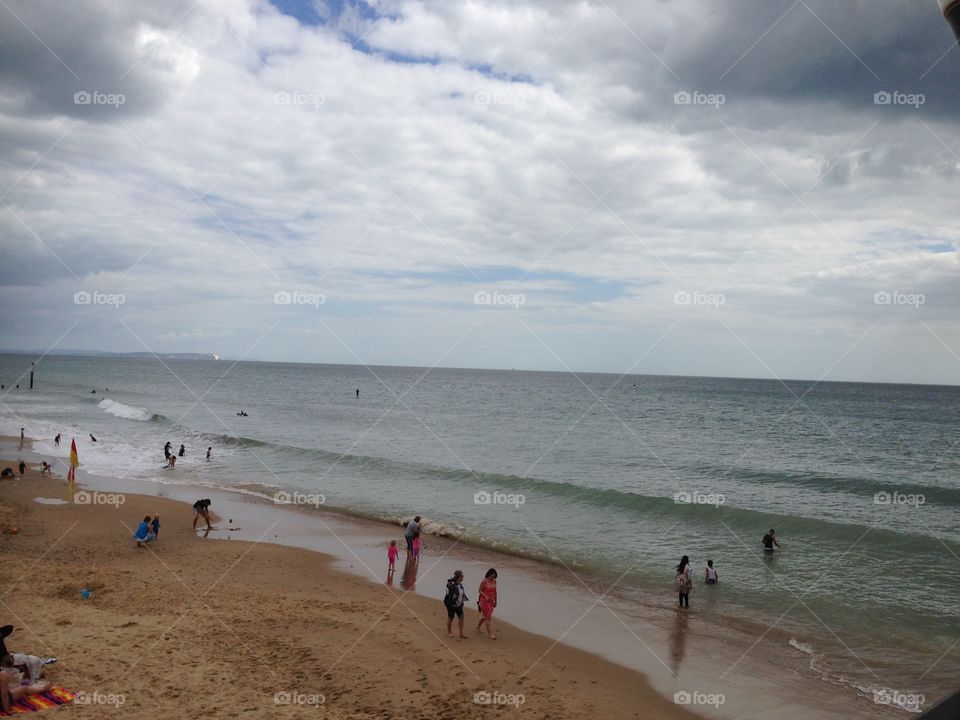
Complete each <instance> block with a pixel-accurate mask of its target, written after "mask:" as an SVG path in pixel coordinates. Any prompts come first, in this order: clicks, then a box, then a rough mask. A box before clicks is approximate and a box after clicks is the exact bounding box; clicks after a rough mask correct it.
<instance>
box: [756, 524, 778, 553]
mask: <svg viewBox="0 0 960 720" xmlns="http://www.w3.org/2000/svg"><path fill="white" fill-rule="evenodd" d="M760 542H762V543H763V551H764V552H768V553H772V552H773V546H774V545H776V546H777V547H778V548H779V547H780V543H778V542H777V531H776V530H774V529H773V528H770V532H768V533H767V534H766V535H764V536H763V539H762V540H761V541H760Z"/></svg>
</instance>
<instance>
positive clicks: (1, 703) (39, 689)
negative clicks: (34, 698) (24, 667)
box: [0, 671, 50, 712]
mask: <svg viewBox="0 0 960 720" xmlns="http://www.w3.org/2000/svg"><path fill="white" fill-rule="evenodd" d="M14 672H15V671H14ZM9 673H10V671H4V672H0V707H2V708H3V711H4V712H10V711H11V710H12V709H13V704H14V703H15V702H16V701H17V700H18V699H19V698H21V697H22V696H24V695H42V694H43V693H45V692H47V691H48V690H49V689H50V683H41V684H40V685H14V684H13V683H12V682H11V679H10V674H9ZM16 675H17V676H19V675H20V673H16Z"/></svg>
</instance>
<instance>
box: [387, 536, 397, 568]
mask: <svg viewBox="0 0 960 720" xmlns="http://www.w3.org/2000/svg"><path fill="white" fill-rule="evenodd" d="M399 554H400V548H398V547H397V541H396V540H391V541H390V547H388V548H387V574H388V575H393V573H394V571H395V570H396V569H397V555H399Z"/></svg>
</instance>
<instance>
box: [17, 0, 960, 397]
mask: <svg viewBox="0 0 960 720" xmlns="http://www.w3.org/2000/svg"><path fill="white" fill-rule="evenodd" d="M958 75H960V49H957V45H956V42H955V40H954V38H953V36H952V34H951V32H950V29H949V27H948V25H947V24H946V22H945V21H944V20H943V18H942V17H941V16H940V14H939V11H938V8H937V3H936V2H934V0H930V1H929V2H926V1H924V2H921V1H920V0H909V1H908V0H902V1H896V0H871V1H869V2H868V1H866V0H844V2H837V1H836V0H796V1H795V2H794V1H792V0H726V1H725V2H723V3H716V2H707V1H706V0H697V1H693V0H689V1H688V0H622V1H619V2H618V1H615V0H591V1H581V2H577V1H565V2H560V1H559V0H484V1H478V0H467V1H463V2H459V1H458V2H453V1H451V0H368V1H364V0H330V1H329V2H325V1H324V0H314V1H312V2H311V0H274V2H269V1H268V0H166V1H165V2H163V3H149V2H135V3H118V2H113V1H111V0H74V1H73V2H71V3H68V4H64V3H62V2H59V1H57V0H4V2H3V3H0V232H2V235H0V348H3V349H5V350H12V349H29V350H38V351H48V350H51V349H56V350H62V349H84V350H91V349H99V350H109V351H121V352H122V351H128V352H144V351H150V352H157V353H177V352H216V353H219V354H221V355H223V356H225V357H229V358H243V359H256V360H276V361H297V362H328V363H364V364H371V365H416V366H425V367H431V366H444V367H484V368H517V369H539V370H555V371H597V372H612V373H628V372H629V373H666V374H682V375H688V374H692V375H713V376H735V377H768V378H810V379H817V380H819V379H825V380H862V381H879V382H918V383H944V384H958V383H960V313H958V309H960V282H958V274H960V273H958V271H960V255H958V249H960V231H958V229H957V228H958V224H957V222H956V217H955V215H956V212H957V209H958V207H960V205H958V198H957V182H958V179H960V176H958V168H960V133H958V130H960V127H958V125H960V95H958V93H957V92H956V88H957V78H958Z"/></svg>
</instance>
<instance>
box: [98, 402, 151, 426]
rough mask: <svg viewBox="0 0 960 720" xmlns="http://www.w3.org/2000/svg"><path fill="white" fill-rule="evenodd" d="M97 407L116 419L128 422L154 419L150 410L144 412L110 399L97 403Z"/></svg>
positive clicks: (141, 409)
mask: <svg viewBox="0 0 960 720" xmlns="http://www.w3.org/2000/svg"><path fill="white" fill-rule="evenodd" d="M97 407H98V408H100V409H101V410H103V411H104V412H107V413H110V414H111V415H113V416H114V417H118V418H124V419H126V420H137V421H138V422H146V421H147V420H152V419H153V413H151V412H150V411H149V410H144V409H143V408H138V407H135V406H133V405H124V404H123V403H119V402H117V401H115V400H111V399H110V398H106V399H105V400H101V401H100V402H99V403H97Z"/></svg>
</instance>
